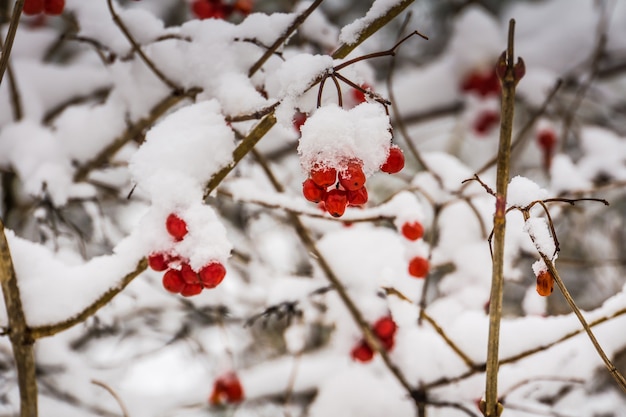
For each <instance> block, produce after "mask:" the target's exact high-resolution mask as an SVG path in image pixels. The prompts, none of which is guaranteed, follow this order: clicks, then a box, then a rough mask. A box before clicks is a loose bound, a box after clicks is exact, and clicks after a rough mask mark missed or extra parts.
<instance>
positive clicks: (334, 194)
mask: <svg viewBox="0 0 626 417" xmlns="http://www.w3.org/2000/svg"><path fill="white" fill-rule="evenodd" d="M347 205H348V197H347V195H346V192H345V191H344V190H338V189H334V190H330V191H329V192H327V193H326V196H325V197H324V206H325V207H326V211H328V213H330V215H331V216H333V217H341V216H343V213H345V212H346V206H347Z"/></svg>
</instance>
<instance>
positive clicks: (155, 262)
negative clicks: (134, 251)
mask: <svg viewBox="0 0 626 417" xmlns="http://www.w3.org/2000/svg"><path fill="white" fill-rule="evenodd" d="M148 266H149V267H150V268H151V269H153V270H155V271H165V270H166V269H167V266H168V261H167V259H166V257H165V254H163V253H153V254H151V255H150V256H148Z"/></svg>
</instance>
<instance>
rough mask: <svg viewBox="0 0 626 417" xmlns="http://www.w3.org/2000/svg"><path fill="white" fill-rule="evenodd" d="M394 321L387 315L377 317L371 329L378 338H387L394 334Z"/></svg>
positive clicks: (395, 328)
mask: <svg viewBox="0 0 626 417" xmlns="http://www.w3.org/2000/svg"><path fill="white" fill-rule="evenodd" d="M397 329H398V327H397V326H396V322H395V321H393V319H392V318H391V317H389V316H387V317H382V318H380V319H378V321H377V322H376V323H374V325H373V326H372V330H373V331H374V333H375V334H376V336H378V338H379V339H381V340H382V339H389V338H391V337H393V336H394V335H395V334H396V330H397Z"/></svg>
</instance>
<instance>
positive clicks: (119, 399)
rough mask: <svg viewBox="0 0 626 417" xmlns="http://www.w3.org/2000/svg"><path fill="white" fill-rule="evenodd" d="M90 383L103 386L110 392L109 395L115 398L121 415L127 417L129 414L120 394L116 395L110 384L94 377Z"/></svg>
mask: <svg viewBox="0 0 626 417" xmlns="http://www.w3.org/2000/svg"><path fill="white" fill-rule="evenodd" d="M91 383H92V384H94V385H97V386H99V387H102V388H104V389H105V390H106V391H107V392H108V393H109V394H111V396H112V397H113V398H114V399H115V401H116V402H117V404H118V405H119V406H120V409H121V410H122V416H123V417H129V416H130V414H128V409H127V408H126V406H125V405H124V402H123V401H122V399H121V398H120V396H119V395H117V392H115V390H114V389H113V388H111V387H110V386H108V385H107V384H105V383H104V382H101V381H97V380H95V379H92V380H91Z"/></svg>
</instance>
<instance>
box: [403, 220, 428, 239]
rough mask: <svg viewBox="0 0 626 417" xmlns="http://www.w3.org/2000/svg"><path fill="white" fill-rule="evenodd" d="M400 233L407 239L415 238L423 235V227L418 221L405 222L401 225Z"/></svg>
mask: <svg viewBox="0 0 626 417" xmlns="http://www.w3.org/2000/svg"><path fill="white" fill-rule="evenodd" d="M402 235H403V236H404V237H405V238H407V239H409V240H417V239H420V238H421V237H422V236H424V227H423V226H422V224H421V223H420V222H418V221H415V222H411V223H409V222H406V223H404V224H403V225H402Z"/></svg>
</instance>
